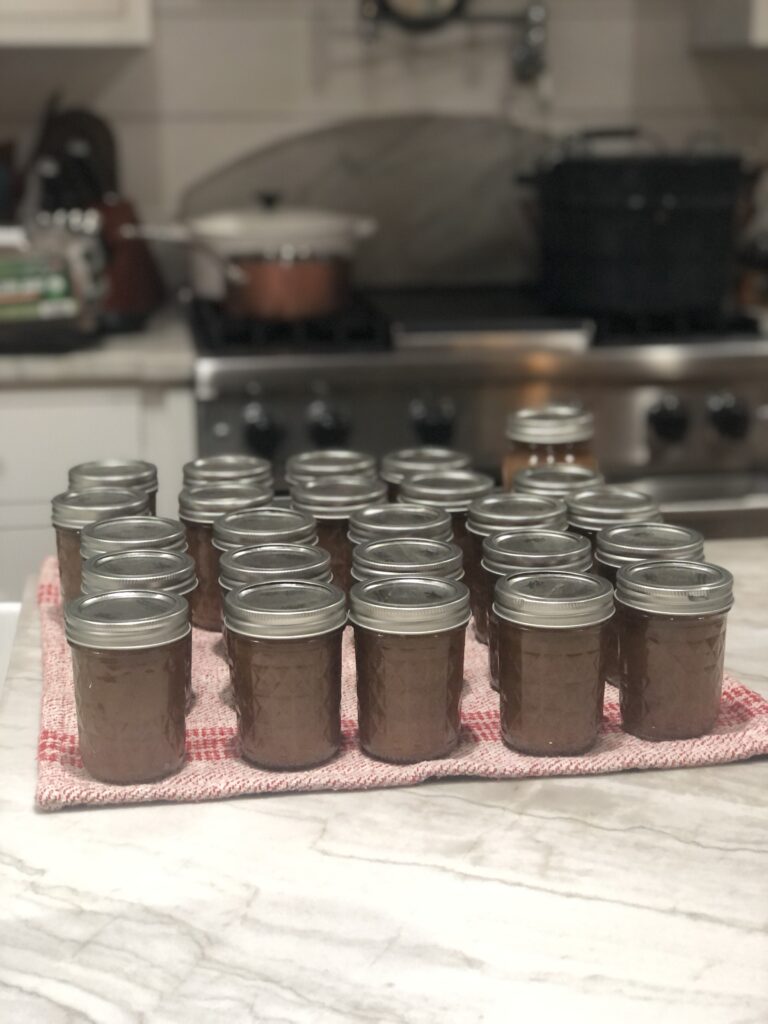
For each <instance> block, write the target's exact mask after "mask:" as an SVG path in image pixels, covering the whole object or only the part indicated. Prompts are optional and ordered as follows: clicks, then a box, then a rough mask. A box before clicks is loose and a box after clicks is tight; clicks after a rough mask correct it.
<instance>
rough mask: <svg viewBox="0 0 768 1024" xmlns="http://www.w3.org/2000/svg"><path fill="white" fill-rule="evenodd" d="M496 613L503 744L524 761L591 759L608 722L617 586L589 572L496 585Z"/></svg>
mask: <svg viewBox="0 0 768 1024" xmlns="http://www.w3.org/2000/svg"><path fill="white" fill-rule="evenodd" d="M493 611H494V613H495V615H496V618H497V622H498V644H499V691H500V697H501V736H502V739H503V740H504V742H505V743H506V744H507V746H509V747H512V749H513V750H517V751H519V752H520V753H522V754H532V755H535V756H542V755H551V756H559V757H573V756H575V755H577V754H583V753H584V752H585V751H587V750H589V748H590V747H591V746H593V745H594V743H595V741H596V739H597V732H598V728H599V726H600V722H601V720H602V716H603V690H604V683H603V631H604V627H605V623H606V622H607V621H608V620H609V619H610V617H611V615H613V590H612V588H611V586H610V585H609V584H608V583H607V582H606V580H603V579H600V578H599V577H597V576H587V575H585V574H583V573H570V572H534V573H527V574H525V575H521V576H509V577H507V578H506V579H502V580H500V581H499V583H497V584H496V595H495V602H494V605H493Z"/></svg>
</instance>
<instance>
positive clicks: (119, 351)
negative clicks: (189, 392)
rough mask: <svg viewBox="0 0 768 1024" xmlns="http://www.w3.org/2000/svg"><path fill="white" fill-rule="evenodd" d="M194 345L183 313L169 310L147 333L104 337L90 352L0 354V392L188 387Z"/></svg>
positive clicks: (158, 316)
mask: <svg viewBox="0 0 768 1024" xmlns="http://www.w3.org/2000/svg"><path fill="white" fill-rule="evenodd" d="M193 367H194V346H193V343H192V336H191V334H190V331H189V327H188V326H187V324H186V322H185V321H184V319H183V317H182V315H181V313H180V312H179V311H178V310H177V309H175V308H173V307H168V308H167V309H164V310H162V311H161V312H160V313H158V314H157V315H156V316H155V317H153V318H152V319H151V320H150V322H149V324H148V325H147V327H146V329H145V330H143V331H136V332H133V333H127V334H112V335H106V336H105V337H104V338H102V339H101V340H100V342H99V343H98V344H97V345H95V346H92V347H89V348H83V349H77V350H75V351H74V352H64V353H60V354H54V355H51V354H45V353H37V352H36V353H30V354H24V355H16V354H13V353H4V352H2V350H0V388H4V387H51V386H56V387H63V386H70V387H74V386H79V385H97V384H98V385H109V384H113V385H117V386H121V387H125V386H129V385H132V384H167V385H172V384H178V385H182V384H189V385H191V384H192V376H193Z"/></svg>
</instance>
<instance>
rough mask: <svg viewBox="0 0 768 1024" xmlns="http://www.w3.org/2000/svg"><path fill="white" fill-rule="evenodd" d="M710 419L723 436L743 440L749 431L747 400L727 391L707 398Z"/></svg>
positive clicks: (733, 439) (731, 439)
mask: <svg viewBox="0 0 768 1024" xmlns="http://www.w3.org/2000/svg"><path fill="white" fill-rule="evenodd" d="M707 412H708V413H709V420H710V422H711V423H712V425H713V426H714V428H715V430H716V431H717V432H718V434H719V435H720V436H721V437H727V438H728V440H729V441H741V440H742V439H743V438H745V437H746V436H747V433H748V432H749V409H748V408H747V404H746V402H743V401H742V400H741V399H740V398H736V396H735V395H732V394H731V393H730V392H728V391H726V392H723V393H721V394H717V395H710V396H709V398H708V399H707Z"/></svg>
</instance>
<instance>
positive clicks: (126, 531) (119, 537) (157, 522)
mask: <svg viewBox="0 0 768 1024" xmlns="http://www.w3.org/2000/svg"><path fill="white" fill-rule="evenodd" d="M139 550H141V551H186V550H187V535H186V534H185V533H184V527H183V526H182V525H181V523H180V522H178V521H177V520H176V519H162V518H160V517H158V516H119V517H118V518H117V519H103V520H101V521H100V522H98V523H89V524H88V526H84V527H83V529H82V531H81V533H80V554H81V555H82V557H83V560H85V559H86V558H93V556H94V555H110V554H115V553H116V552H118V551H139Z"/></svg>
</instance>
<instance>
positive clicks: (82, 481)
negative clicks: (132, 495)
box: [69, 459, 157, 515]
mask: <svg viewBox="0 0 768 1024" xmlns="http://www.w3.org/2000/svg"><path fill="white" fill-rule="evenodd" d="M90 487H120V488H126V487H127V488H130V489H131V490H135V491H143V492H144V493H145V494H146V495H147V501H148V510H149V512H151V514H152V515H154V514H155V512H156V511H157V507H156V506H157V466H155V465H154V464H153V463H151V462H144V460H143V459H98V460H96V461H94V462H81V463H80V464H79V465H78V466H73V467H72V468H71V469H70V471H69V489H70V491H85V490H87V489H88V488H90Z"/></svg>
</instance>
